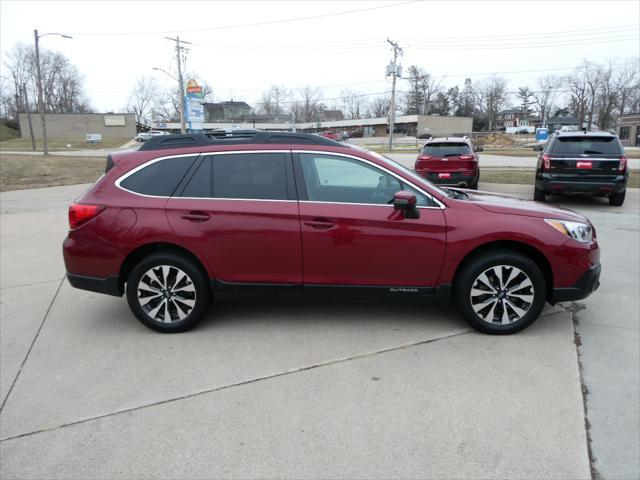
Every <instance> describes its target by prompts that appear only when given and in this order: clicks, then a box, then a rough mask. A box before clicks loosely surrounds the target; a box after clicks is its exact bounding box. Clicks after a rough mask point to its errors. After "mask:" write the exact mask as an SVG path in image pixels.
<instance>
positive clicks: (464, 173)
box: [415, 137, 482, 190]
mask: <svg viewBox="0 0 640 480" xmlns="http://www.w3.org/2000/svg"><path fill="white" fill-rule="evenodd" d="M481 151H482V147H477V148H474V147H473V144H472V143H471V140H469V139H468V138H467V137H463V138H460V137H446V138H431V139H430V140H428V141H427V143H425V144H424V147H423V148H422V150H421V151H420V154H419V155H418V158H417V159H416V164H415V170H416V172H417V173H418V175H420V176H422V177H425V178H426V179H427V180H429V181H431V182H432V183H434V184H436V185H454V186H458V187H467V188H471V189H474V190H475V189H477V188H478V181H479V179H480V167H479V165H478V161H479V158H478V155H477V154H476V152H481Z"/></svg>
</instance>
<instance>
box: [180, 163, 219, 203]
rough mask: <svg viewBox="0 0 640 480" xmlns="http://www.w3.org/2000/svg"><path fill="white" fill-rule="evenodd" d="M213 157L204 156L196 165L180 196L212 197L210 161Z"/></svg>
mask: <svg viewBox="0 0 640 480" xmlns="http://www.w3.org/2000/svg"><path fill="white" fill-rule="evenodd" d="M212 160H213V157H207V158H205V159H204V160H203V161H202V163H201V164H200V165H199V166H198V169H197V170H196V171H195V173H194V174H193V176H192V177H191V179H190V180H189V184H188V185H187V186H186V188H185V189H184V190H183V192H182V194H181V195H180V196H181V197H195V198H211V197H213V175H212V173H211V163H212Z"/></svg>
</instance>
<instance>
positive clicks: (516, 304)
mask: <svg viewBox="0 0 640 480" xmlns="http://www.w3.org/2000/svg"><path fill="white" fill-rule="evenodd" d="M546 288H547V287H546V281H545V278H544V275H543V274H542V272H541V271H540V269H539V268H538V266H537V265H536V264H535V262H533V260H531V259H530V258H529V257H526V256H525V255H522V254H521V253H518V252H515V251H511V250H504V251H498V250H495V251H492V252H489V253H486V254H483V255H482V256H478V257H476V258H475V259H473V260H472V261H471V262H470V263H469V264H467V265H466V266H465V268H464V271H463V272H462V273H461V274H460V276H459V277H458V279H457V281H456V285H455V296H456V303H457V305H459V306H460V308H461V310H462V314H463V316H464V318H465V320H466V321H467V322H468V323H469V324H470V325H471V326H472V327H474V328H475V329H476V330H479V331H481V332H484V333H491V334H498V335H505V334H510V333H515V332H518V331H520V330H522V329H523V328H526V327H528V326H529V325H531V324H532V323H533V322H534V321H535V320H536V319H537V318H538V316H539V315H540V312H541V311H542V309H543V307H544V304H545V301H546Z"/></svg>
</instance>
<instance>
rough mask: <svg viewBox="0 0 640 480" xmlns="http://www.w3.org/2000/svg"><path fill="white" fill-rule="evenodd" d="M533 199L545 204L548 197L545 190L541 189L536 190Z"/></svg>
mask: <svg viewBox="0 0 640 480" xmlns="http://www.w3.org/2000/svg"><path fill="white" fill-rule="evenodd" d="M533 199H534V200H535V201H536V202H544V201H545V200H546V195H545V193H544V190H540V189H539V188H534V190H533Z"/></svg>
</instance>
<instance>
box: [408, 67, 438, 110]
mask: <svg viewBox="0 0 640 480" xmlns="http://www.w3.org/2000/svg"><path fill="white" fill-rule="evenodd" d="M407 72H408V74H409V77H408V78H407V82H409V91H408V92H407V93H406V94H405V97H404V109H403V110H404V113H405V114H407V115H415V114H421V115H429V111H430V109H431V105H432V103H433V101H434V100H435V98H436V97H437V95H438V93H440V91H441V90H442V87H441V83H442V80H436V79H435V78H434V77H433V76H432V75H431V74H429V73H427V72H426V71H425V70H424V69H423V68H421V67H418V66H416V65H411V66H410V67H409V69H408V70H407Z"/></svg>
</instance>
